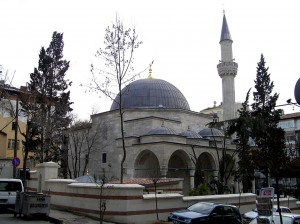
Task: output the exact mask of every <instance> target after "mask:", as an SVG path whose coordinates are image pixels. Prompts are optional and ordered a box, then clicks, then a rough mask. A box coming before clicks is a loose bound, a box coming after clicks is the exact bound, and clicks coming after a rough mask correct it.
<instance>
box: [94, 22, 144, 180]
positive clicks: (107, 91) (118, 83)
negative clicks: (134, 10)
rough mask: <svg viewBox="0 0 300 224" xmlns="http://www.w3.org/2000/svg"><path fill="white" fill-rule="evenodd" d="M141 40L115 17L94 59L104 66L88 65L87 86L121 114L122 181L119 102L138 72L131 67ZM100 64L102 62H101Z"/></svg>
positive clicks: (123, 145) (123, 138)
mask: <svg viewBox="0 0 300 224" xmlns="http://www.w3.org/2000/svg"><path fill="white" fill-rule="evenodd" d="M141 43H142V42H141V41H139V40H138V35H137V34H136V31H135V28H133V29H131V28H128V29H127V28H125V27H124V25H123V22H122V21H121V20H120V19H119V18H118V17H117V18H116V21H115V23H114V24H112V26H111V27H110V26H109V27H107V28H106V30H105V37H104V45H105V47H104V48H99V49H98V50H97V53H96V58H98V59H101V60H102V63H103V62H104V65H105V66H106V68H107V70H106V69H102V68H98V67H95V66H94V64H92V65H91V72H92V75H93V78H92V80H91V84H90V86H89V89H90V90H92V91H93V90H94V91H96V92H99V93H101V94H104V95H105V96H106V97H109V98H110V99H111V100H114V101H115V102H116V103H117V104H118V105H119V108H118V111H119V116H120V131H121V138H122V150H123V157H122V160H121V167H120V168H121V170H120V180H121V183H123V172H124V162H125V160H126V148H125V137H124V132H125V131H124V109H123V105H122V95H123V93H124V92H125V91H123V92H122V89H123V87H124V86H126V85H127V87H128V84H129V83H130V82H132V81H133V80H134V79H135V78H136V77H137V76H138V75H139V74H140V73H135V72H134V68H133V60H134V57H133V55H134V52H135V50H136V49H137V48H139V46H140V44H141ZM102 63H101V64H102Z"/></svg>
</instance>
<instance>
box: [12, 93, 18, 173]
mask: <svg viewBox="0 0 300 224" xmlns="http://www.w3.org/2000/svg"><path fill="white" fill-rule="evenodd" d="M18 118H19V96H17V100H16V114H15V125H14V128H15V145H14V160H15V159H16V158H17V150H18V148H17V146H18V144H17V143H18ZM13 177H14V178H16V177H17V175H16V164H15V163H14V164H13Z"/></svg>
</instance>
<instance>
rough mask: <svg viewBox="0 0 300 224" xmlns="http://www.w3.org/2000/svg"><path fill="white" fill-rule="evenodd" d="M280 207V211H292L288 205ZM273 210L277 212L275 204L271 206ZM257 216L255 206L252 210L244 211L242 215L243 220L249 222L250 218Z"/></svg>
mask: <svg viewBox="0 0 300 224" xmlns="http://www.w3.org/2000/svg"><path fill="white" fill-rule="evenodd" d="M280 209H281V212H282V213H291V212H292V211H291V210H290V209H289V208H288V207H284V206H280ZM273 212H278V206H277V205H274V206H273ZM257 216H258V213H257V208H255V209H253V210H252V211H250V212H246V213H245V214H244V215H243V221H244V223H249V222H250V221H251V220H253V219H255V218H256V217H257Z"/></svg>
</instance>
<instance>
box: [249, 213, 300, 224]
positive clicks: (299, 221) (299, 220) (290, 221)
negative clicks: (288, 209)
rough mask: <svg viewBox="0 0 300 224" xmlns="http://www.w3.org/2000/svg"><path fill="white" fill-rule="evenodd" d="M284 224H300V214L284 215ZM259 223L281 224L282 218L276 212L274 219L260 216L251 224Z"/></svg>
mask: <svg viewBox="0 0 300 224" xmlns="http://www.w3.org/2000/svg"><path fill="white" fill-rule="evenodd" d="M281 216H282V224H300V215H299V214H293V213H282V214H281ZM257 221H259V223H265V224H280V216H279V214H278V213H277V212H276V213H275V214H273V217H271V216H260V217H257V218H255V219H253V220H252V221H251V222H250V223H249V224H257V223H258V222H257Z"/></svg>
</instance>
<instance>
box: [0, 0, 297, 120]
mask: <svg viewBox="0 0 300 224" xmlns="http://www.w3.org/2000/svg"><path fill="white" fill-rule="evenodd" d="M223 10H225V14H226V18H227V22H228V26H229V29H230V33H231V37H232V39H233V56H234V58H235V61H236V62H237V63H238V66H239V68H238V74H237V76H236V78H235V87H236V88H235V89H236V101H238V102H243V101H244V100H245V97H246V93H247V91H248V90H249V89H250V88H254V79H255V77H256V66H257V63H258V62H259V60H260V55H261V54H262V53H263V54H264V56H265V60H266V65H267V66H268V67H269V72H270V73H271V80H272V81H274V84H275V88H274V92H277V93H279V94H280V98H279V100H278V102H277V103H278V104H284V103H285V102H286V100H287V99H289V98H292V100H293V101H295V100H294V87H295V84H296V81H297V80H298V78H300V61H299V60H300V55H299V54H300V1H299V0H251V1H249V0H243V1H241V0H208V1H199V0H188V1H182V0H181V1H177V0H172V1H169V0H152V1H140V0H139V1H138V0H108V1H100V0H1V1H0V28H1V29H0V65H2V66H3V68H4V69H5V70H7V71H8V72H9V73H10V74H11V75H13V74H14V78H13V85H14V86H16V87H20V86H21V85H25V84H26V82H28V81H29V74H30V73H31V72H33V69H34V67H37V65H38V55H39V51H40V49H41V47H42V46H44V47H45V48H47V47H48V46H49V43H50V41H51V37H52V34H53V32H54V31H58V32H63V33H64V43H65V47H64V58H65V59H66V60H69V61H70V64H71V66H70V69H69V70H68V72H67V78H68V79H69V80H71V81H73V85H72V87H71V89H70V90H71V100H72V101H73V102H74V104H73V109H74V112H75V113H76V114H78V116H79V118H81V119H89V115H90V113H91V112H92V110H93V108H94V110H96V111H98V112H103V111H107V110H109V108H110V106H111V102H110V101H109V100H108V99H106V98H105V97H103V96H101V97H100V96H99V95H96V94H89V93H86V91H85V90H86V89H85V88H83V87H80V86H79V85H80V83H83V84H87V83H89V81H90V78H91V74H90V65H91V63H92V62H93V61H94V59H95V58H94V55H95V52H96V50H97V49H98V48H99V47H103V46H104V45H103V41H104V31H105V28H106V27H107V26H109V25H111V24H112V22H113V21H114V19H115V17H116V14H118V15H119V17H120V18H121V20H122V21H123V22H124V25H125V26H127V27H135V28H136V31H137V33H138V35H139V38H140V40H141V41H143V44H142V45H141V46H140V48H139V49H138V50H137V51H136V54H135V58H136V60H135V64H134V67H135V70H137V71H139V70H142V69H144V68H145V67H147V66H148V65H149V63H150V62H151V61H152V60H154V65H153V67H152V69H153V77H154V78H159V79H164V80H166V81H168V82H170V83H172V84H173V85H175V86H176V87H177V88H178V89H179V90H180V91H181V92H182V93H183V94H184V96H185V97H186V99H187V100H188V102H189V104H190V107H191V109H192V110H193V111H200V110H202V109H204V108H207V107H212V106H213V102H214V101H216V102H217V105H219V104H220V102H221V101H222V85H221V84H222V82H221V79H220V77H219V75H218V71H217V67H216V66H217V64H218V63H219V60H220V59H221V52H220V45H219V41H220V34H221V27H222V18H223ZM99 66H101V65H99ZM147 75H148V73H147V72H146V73H144V74H143V75H142V76H141V78H146V77H147ZM251 96H252V95H251ZM251 98H252V97H251ZM283 109H284V110H285V112H286V113H291V112H299V111H300V108H299V107H295V108H293V107H291V106H287V107H284V108H283Z"/></svg>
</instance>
